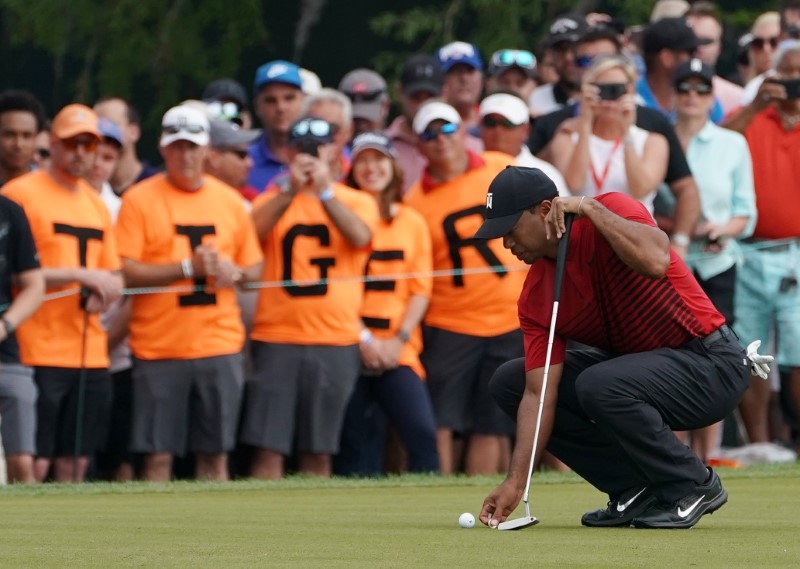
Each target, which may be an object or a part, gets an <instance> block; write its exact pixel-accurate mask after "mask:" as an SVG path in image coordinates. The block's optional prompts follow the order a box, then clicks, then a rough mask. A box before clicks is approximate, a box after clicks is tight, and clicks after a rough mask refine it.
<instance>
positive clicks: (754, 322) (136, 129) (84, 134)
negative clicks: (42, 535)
mask: <svg viewBox="0 0 800 569" xmlns="http://www.w3.org/2000/svg"><path fill="white" fill-rule="evenodd" d="M798 38H800V2H797V1H787V2H784V5H783V7H782V9H781V11H780V12H767V13H764V14H762V15H760V16H759V17H758V18H757V19H756V20H755V21H754V22H753V23H752V27H751V29H750V30H749V31H748V33H746V34H745V35H744V36H742V37H741V38H740V40H739V41H738V44H737V45H736V46H735V49H736V50H737V59H736V61H737V65H738V68H737V72H736V74H735V75H732V76H728V77H722V76H720V75H719V73H718V71H717V69H716V64H717V60H718V58H719V56H720V54H721V53H722V51H723V50H724V49H725V47H726V46H725V45H724V34H723V23H722V20H721V18H720V16H719V13H718V11H717V9H716V7H715V6H714V5H713V4H712V3H710V2H705V1H697V2H694V3H692V4H691V5H690V4H689V3H688V2H683V1H676V0H667V1H665V0H661V1H659V2H656V5H655V7H654V10H653V14H652V19H651V21H650V22H649V23H647V24H646V25H643V26H635V27H625V26H624V25H622V24H621V23H620V22H619V21H618V20H616V19H614V18H613V17H612V16H610V15H607V14H597V13H592V14H588V15H583V14H577V13H570V14H565V15H562V16H560V17H558V18H557V19H556V20H555V21H553V22H552V24H551V25H550V26H549V31H548V34H547V37H546V38H545V39H544V40H543V42H542V44H541V45H540V46H537V49H534V50H529V49H524V48H523V46H509V47H508V48H507V49H501V50H498V51H496V52H494V53H492V54H491V55H489V57H488V58H486V59H484V57H483V56H482V54H481V53H480V50H479V48H478V47H477V46H475V45H472V44H470V43H467V42H464V41H454V42H451V43H449V44H447V45H444V46H441V47H440V48H439V49H437V50H436V51H435V53H432V54H424V53H420V54H416V55H413V56H411V57H409V58H408V59H407V60H406V61H405V62H404V64H403V66H402V70H399V71H400V73H399V77H400V80H399V85H398V86H397V87H398V88H397V91H396V102H397V104H398V110H399V112H398V113H397V114H396V116H394V117H393V118H392V117H391V116H390V115H391V109H392V107H391V96H390V94H392V93H393V91H391V89H390V85H388V84H387V82H386V80H385V79H384V78H383V77H382V76H381V75H380V74H379V73H377V72H375V71H374V70H371V69H366V68H358V69H354V70H352V71H350V72H348V73H347V74H345V75H344V77H342V78H341V81H340V82H339V83H338V85H337V86H336V88H333V87H328V86H323V85H322V84H321V82H320V80H319V78H318V76H317V75H316V74H315V73H313V71H311V70H307V69H302V68H300V67H298V66H297V65H295V64H294V63H292V62H290V61H284V60H275V61H269V62H266V63H264V64H263V65H262V66H260V67H259V68H258V69H257V70H255V74H254V81H253V85H252V91H251V92H248V89H247V88H245V87H244V86H243V85H241V84H239V83H238V82H236V81H234V80H232V79H229V78H220V79H218V80H215V81H213V82H211V83H210V84H209V85H208V86H207V87H206V88H205V89H204V90H203V91H202V93H198V97H197V99H192V100H186V101H183V102H177V101H176V102H174V103H176V104H175V105H174V106H172V107H171V108H169V110H167V111H166V112H165V113H164V115H163V119H162V121H161V131H160V135H159V139H158V140H159V142H158V147H159V148H158V150H159V153H160V156H161V159H162V161H163V165H162V166H156V165H153V164H149V163H147V162H146V161H143V160H142V159H141V158H140V157H139V155H138V149H137V145H138V143H139V140H140V138H141V136H142V125H141V121H140V115H139V113H138V111H137V109H136V108H135V107H134V105H133V104H132V103H131V102H130V101H127V100H124V99H122V98H118V97H107V98H103V99H100V100H98V101H96V102H94V103H93V105H92V106H87V105H84V104H79V103H72V104H69V105H67V106H65V107H64V108H62V109H60V110H59V111H58V112H57V113H56V114H55V116H54V117H52V120H48V118H47V117H46V116H45V113H44V109H43V106H42V104H41V103H40V102H39V101H38V100H37V99H36V97H35V96H33V95H32V94H31V93H29V92H27V91H23V90H19V89H9V90H6V91H3V92H0V315H1V316H0V324H2V325H0V428H1V429H2V445H3V448H4V452H5V461H6V468H7V474H8V479H9V480H10V481H12V482H24V483H33V482H42V481H47V480H52V481H57V482H69V481H72V482H79V481H83V480H85V479H87V478H90V479H98V478H100V479H110V480H119V481H125V480H132V479H136V478H142V479H146V480H153V481H164V480H169V479H171V478H172V477H174V476H190V477H191V476H193V477H197V478H203V479H212V480H226V479H228V478H230V477H231V476H235V477H241V476H254V477H258V478H264V479H276V478H280V477H282V476H283V475H284V474H285V473H286V472H287V471H290V472H300V473H308V474H313V475H317V476H331V475H333V474H336V475H354V476H375V475H380V474H383V473H386V472H402V471H411V472H439V473H443V474H449V473H455V472H464V473H466V474H469V475H474V474H493V473H497V472H505V471H506V470H507V469H508V464H509V459H510V449H511V448H512V446H511V445H512V437H513V436H514V424H513V422H512V421H511V420H510V419H509V418H508V417H507V416H506V415H505V414H504V413H503V412H502V411H501V409H500V408H499V407H498V406H497V404H496V403H494V401H493V400H492V398H491V397H490V396H489V392H488V385H489V380H490V378H491V377H492V375H493V374H494V372H495V370H496V369H497V368H498V367H499V366H500V365H501V364H503V363H505V362H507V361H509V360H511V359H515V358H519V357H521V356H522V355H523V340H522V334H521V332H520V329H519V320H518V314H517V299H518V297H519V295H520V291H521V290H522V285H523V281H524V279H525V273H526V268H527V267H526V265H525V264H524V263H522V262H521V261H520V260H518V259H517V258H516V257H515V255H513V254H512V252H511V251H510V250H508V249H505V248H504V247H503V243H502V242H501V241H499V240H494V241H482V240H474V239H473V238H472V236H473V235H474V234H475V232H476V230H477V229H478V227H479V226H480V225H481V223H482V221H483V213H484V207H490V206H491V204H490V203H486V199H487V196H486V190H487V188H488V186H489V184H490V182H491V181H492V180H493V179H494V177H495V176H496V175H497V174H498V173H499V172H501V171H502V170H503V169H504V168H505V167H506V166H508V165H520V166H530V167H535V168H539V169H540V170H542V171H543V172H544V173H545V174H546V175H547V176H548V177H549V178H550V179H552V180H553V182H554V183H555V186H556V188H557V190H558V192H559V193H560V194H561V195H564V196H568V195H578V196H586V197H595V196H598V195H600V194H603V193H607V192H621V193H625V194H628V195H630V196H632V197H633V198H635V199H637V200H639V201H641V202H642V203H643V204H644V205H645V206H646V207H647V208H648V210H649V211H650V212H651V214H652V215H653V217H654V219H655V220H656V221H657V223H658V224H659V226H660V227H661V228H662V229H663V230H664V231H665V232H666V233H667V234H668V235H669V236H670V239H671V244H672V247H673V249H674V250H675V252H676V253H678V254H679V255H680V256H681V257H683V259H684V261H685V263H686V266H687V267H688V270H690V271H691V272H693V273H694V275H695V277H696V278H697V279H698V281H699V283H700V284H701V286H702V288H703V290H705V292H706V293H707V294H708V296H709V298H710V299H711V300H712V301H713V302H714V304H715V306H716V307H717V308H718V309H719V311H720V312H721V313H722V314H723V315H724V317H725V318H726V320H727V323H728V325H729V326H731V328H732V329H733V330H734V331H735V332H736V334H737V335H738V337H739V339H740V341H741V343H742V344H743V345H747V344H749V343H750V342H751V341H753V340H755V339H760V338H764V339H766V338H770V339H771V340H770V342H771V345H772V346H773V349H774V350H775V351H776V354H777V361H778V364H779V367H780V372H779V373H774V374H773V375H772V376H771V377H770V378H769V379H768V380H766V381H765V380H762V379H761V378H759V377H754V378H753V379H752V380H751V385H750V388H749V389H748V390H747V392H746V393H745V395H744V397H743V398H742V401H741V403H740V406H739V411H738V413H737V416H736V417H735V419H736V422H737V424H738V425H739V426H740V431H741V432H742V435H741V437H740V438H741V439H742V442H747V443H773V442H778V443H780V444H781V445H784V446H786V447H788V448H791V449H792V450H794V451H796V450H797V449H798V448H800V438H799V437H798V410H800V291H798V279H800V216H798V215H797V212H798V211H800V185H799V184H798V180H800V39H798ZM390 118H391V120H390ZM489 196H491V194H489ZM722 427H723V425H722V424H721V423H720V424H717V425H712V426H711V427H708V428H706V429H703V430H701V431H696V432H687V433H683V434H682V435H681V436H682V437H684V439H685V441H686V444H688V445H690V446H691V447H692V449H693V450H694V451H695V452H696V453H697V454H698V455H699V456H700V458H701V459H703V460H705V461H711V460H713V459H714V458H715V457H716V456H717V454H716V453H717V451H718V449H719V447H720V444H721V440H722ZM545 464H546V466H547V467H550V468H555V469H563V468H565V467H564V466H563V465H562V464H561V463H560V462H559V461H558V460H557V459H555V458H554V457H552V456H547V457H546V458H545Z"/></svg>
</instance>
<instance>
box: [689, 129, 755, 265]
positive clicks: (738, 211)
mask: <svg viewBox="0 0 800 569" xmlns="http://www.w3.org/2000/svg"><path fill="white" fill-rule="evenodd" d="M686 159H687V160H688V162H689V167H690V168H691V170H692V173H693V174H694V179H695V181H696V182H697V188H698V190H699V193H700V208H701V212H702V219H705V220H707V221H710V222H712V223H715V224H718V225H721V224H724V223H727V222H728V221H729V220H730V218H731V217H739V216H744V217H749V218H750V221H749V223H748V225H747V228H745V230H744V232H743V233H742V234H741V235H739V236H738V238H743V237H748V236H750V235H751V234H752V233H753V228H754V227H755V223H756V196H755V191H754V189H753V166H752V162H751V160H750V149H749V147H748V146H747V140H746V139H745V138H744V136H742V135H741V134H739V133H738V132H734V131H732V130H728V129H724V128H721V127H718V126H717V125H715V124H713V123H712V122H710V121H708V122H706V125H705V126H704V127H703V128H702V130H701V131H700V132H698V133H697V134H696V135H695V136H694V138H692V140H691V141H690V142H689V148H687V149H686ZM703 245H704V244H703V243H702V242H701V241H700V242H696V241H693V242H692V244H691V245H690V247H689V255H688V261H687V264H688V265H689V266H690V267H691V268H692V269H693V270H695V271H697V274H698V275H699V276H700V278H702V279H703V280H708V279H709V278H711V277H713V276H715V275H718V274H720V273H722V272H723V271H726V270H728V269H729V268H731V267H732V266H733V265H734V264H735V263H736V261H737V260H738V259H739V258H740V256H741V248H740V246H739V243H738V241H737V240H736V239H729V240H728V242H727V246H726V247H725V249H724V250H723V251H722V252H721V253H719V254H716V255H714V254H709V253H706V252H704V251H703ZM692 258H694V259H696V260H692Z"/></svg>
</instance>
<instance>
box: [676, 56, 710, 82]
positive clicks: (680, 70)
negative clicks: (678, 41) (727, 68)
mask: <svg viewBox="0 0 800 569" xmlns="http://www.w3.org/2000/svg"><path fill="white" fill-rule="evenodd" d="M691 77H697V78H698V79H701V80H702V81H703V82H704V83H706V84H708V85H711V84H712V83H713V81H714V69H713V68H712V67H711V66H710V65H706V64H705V63H703V62H702V61H700V60H699V59H697V58H693V59H690V60H689V61H684V62H683V63H681V64H679V65H678V67H676V68H675V73H674V74H673V76H672V84H673V85H677V84H678V83H682V82H683V81H686V80H687V79H689V78H691Z"/></svg>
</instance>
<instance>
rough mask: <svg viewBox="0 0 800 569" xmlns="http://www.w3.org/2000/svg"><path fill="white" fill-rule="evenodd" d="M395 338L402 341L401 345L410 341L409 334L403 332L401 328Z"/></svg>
mask: <svg viewBox="0 0 800 569" xmlns="http://www.w3.org/2000/svg"><path fill="white" fill-rule="evenodd" d="M396 336H397V337H398V338H400V339H401V340H402V341H403V343H404V344H407V343H408V341H409V340H410V339H411V334H409V333H408V332H406V331H405V330H403V329H402V328H400V329H399V330H398V331H397V334H396Z"/></svg>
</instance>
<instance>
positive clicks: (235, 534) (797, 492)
mask: <svg viewBox="0 0 800 569" xmlns="http://www.w3.org/2000/svg"><path fill="white" fill-rule="evenodd" d="M720 475H721V478H722V480H723V484H724V485H725V487H726V488H727V490H728V493H729V494H730V498H729V501H728V504H727V505H726V506H725V507H723V508H722V509H721V510H719V511H718V512H716V513H715V514H714V515H712V516H705V517H704V518H703V519H702V520H701V521H700V523H699V524H698V525H697V526H696V527H695V528H693V529H692V530H673V531H653V530H636V529H633V528H625V529H589V528H584V527H582V526H581V525H580V516H581V514H582V513H583V512H584V511H586V510H589V509H595V508H598V507H602V506H604V505H605V500H606V498H605V497H604V496H603V495H601V494H600V493H599V492H597V491H596V490H594V489H593V488H592V487H590V486H589V485H588V484H586V483H584V482H583V481H581V480H580V479H579V478H577V477H576V476H574V475H565V474H553V473H545V474H542V475H539V474H537V475H536V476H535V477H534V483H533V488H532V492H531V503H532V505H533V513H534V515H536V516H537V517H539V518H540V519H541V523H540V524H539V525H538V526H535V527H533V528H528V529H525V530H521V531H517V532H499V531H496V530H490V529H488V528H485V527H483V526H482V525H478V526H476V527H475V528H473V529H461V528H459V527H458V523H457V520H458V516H459V514H461V513H462V512H467V511H468V512H472V513H474V514H477V513H478V510H479V509H480V506H481V503H482V501H483V498H484V496H485V494H486V493H487V492H488V491H489V490H491V488H493V487H494V485H495V484H497V483H498V482H499V481H500V478H462V477H453V478H439V477H420V476H404V477H397V478H389V479H382V480H330V481H320V480H314V479H307V478H289V479H286V480H282V481H279V482H272V483H267V482H255V481H241V482H232V483H227V484H213V483H200V482H176V483H171V484H164V485H148V484H146V483H132V484H124V485H123V484H105V483H96V484H86V485H81V486H65V485H44V486H35V487H5V488H2V489H0V567H109V566H134V567H154V566H158V567H217V568H227V567H348V568H349V567H403V568H407V567H412V568H413V567H443V568H444V567H480V568H482V569H483V568H487V567H503V568H508V567H512V566H520V567H537V568H538V567H559V568H562V567H564V568H566V567H592V568H594V567H614V568H617V569H618V568H620V567H648V568H661V567H670V568H683V567H698V568H711V567H725V568H730V567H786V568H789V567H798V566H800V535H798V534H799V533H800V523H798V522H799V521H800V465H789V466H773V467H750V468H747V469H739V470H724V469H723V470H721V471H720Z"/></svg>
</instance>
